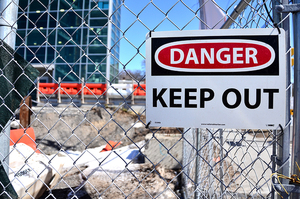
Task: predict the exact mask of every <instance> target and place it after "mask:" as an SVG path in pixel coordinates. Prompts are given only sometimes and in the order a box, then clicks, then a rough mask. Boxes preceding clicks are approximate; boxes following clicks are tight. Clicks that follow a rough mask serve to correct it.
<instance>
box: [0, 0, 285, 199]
mask: <svg viewBox="0 0 300 199" xmlns="http://www.w3.org/2000/svg"><path fill="white" fill-rule="evenodd" d="M11 3H12V4H14V5H18V19H17V21H16V22H14V23H13V24H9V26H10V27H11V30H10V34H15V35H16V47H15V49H16V51H15V52H16V53H18V54H20V55H21V56H22V57H23V58H24V59H26V60H27V61H28V65H26V67H29V66H30V65H32V66H34V67H35V68H37V69H38V70H39V72H40V74H39V77H38V78H37V80H36V82H35V86H33V87H32V88H31V89H30V90H29V92H28V95H30V96H32V98H33V105H32V106H30V105H28V104H26V103H25V100H24V101H23V102H19V103H21V104H20V105H21V106H26V107H27V109H28V110H29V112H30V113H31V117H30V122H29V123H28V126H24V125H23V124H22V123H21V121H20V119H23V118H21V117H22V114H21V113H20V112H21V108H18V109H16V110H10V111H11V112H12V117H11V119H10V121H11V122H12V123H13V124H12V125H11V128H14V129H20V130H21V134H20V136H19V137H17V138H16V139H13V138H12V137H10V142H11V144H10V145H11V146H10V150H9V153H8V154H2V153H3V152H2V151H1V155H0V157H1V160H2V161H5V160H8V159H9V165H8V166H9V178H10V181H11V182H10V183H11V184H12V185H13V187H14V188H15V190H16V191H17V194H18V196H19V198H170V199H172V198H195V199H196V198H197V199H198V198H210V199H211V198H272V197H273V196H274V190H273V187H272V183H271V178H270V176H271V174H272V173H274V172H275V171H277V169H278V167H277V166H276V164H275V162H276V161H275V160H274V159H276V158H278V157H277V155H278V154H277V153H278V152H277V150H278V149H279V148H282V147H283V145H282V143H281V142H280V141H279V140H280V138H281V137H282V131H281V129H276V130H273V131H272V130H258V129H257V130H253V129H252V130H247V129H181V128H157V129H149V128H147V124H145V112H146V109H145V96H144V93H145V91H146V87H145V84H144V80H145V78H146V75H145V73H144V72H143V71H144V67H145V66H144V59H145V35H146V34H147V33H148V32H150V31H164V30H178V31H181V30H195V29H199V28H205V29H212V28H217V24H209V23H208V22H207V21H206V20H204V18H202V17H201V11H202V10H203V9H204V8H205V5H206V4H209V3H213V4H214V5H215V6H216V8H218V9H219V10H221V12H222V13H223V14H224V17H223V18H220V19H218V20H217V21H218V23H219V22H221V21H222V23H224V21H227V22H228V21H229V24H230V25H229V28H232V29H238V28H276V27H277V25H276V24H275V25H274V23H273V22H272V20H271V18H270V16H271V15H270V14H268V12H270V13H271V14H272V2H271V1H261V0H253V1H250V0H241V1H237V0H229V1H227V2H221V1H206V0H205V1H191V0H170V1H169V0H168V1H158V0H157V1H156V0H149V1H129V0H122V1H121V0H100V1H98V0H97V1H96V0H89V1H87V0H24V1H20V2H19V3H17V2H16V1H11V2H10V4H11ZM8 7H9V6H4V9H3V10H5V9H7V8H8ZM224 19H225V20H224ZM1 20H2V19H1ZM286 20H289V15H288V16H287V17H286V18H284V19H282V20H281V21H280V22H279V23H278V24H279V25H280V24H281V23H283V22H284V21H286ZM225 23H226V22H225ZM15 24H17V25H18V29H17V30H16V29H14V28H12V27H15ZM223 28H224V27H223ZM0 35H1V34H0ZM4 38H5V36H4ZM4 38H2V39H3V40H4ZM124 49H125V50H124ZM14 59H15V58H14V57H13V58H11V61H12V62H14V61H15V60H14ZM134 65H139V67H138V68H137V69H136V68H134ZM1 76H3V75H2V73H1ZM18 78H19V77H17V79H18ZM7 81H10V80H7ZM13 83H14V82H11V84H13ZM16 89H17V88H14V90H16ZM21 97H22V98H24V99H25V98H26V96H21ZM2 101H3V102H1V103H2V104H1V106H5V107H6V105H5V99H4V100H2ZM7 108H9V107H7ZM287 127H288V126H287ZM32 129H33V131H34V133H33V134H32V133H31V131H32ZM11 134H17V133H16V132H13V131H11ZM3 135H5V134H3ZM3 135H2V137H3ZM5 136H6V137H8V136H7V135H5ZM0 139H2V138H1V137H0ZM24 143H26V144H24ZM288 145H289V144H288ZM7 147H8V146H7ZM275 181H276V180H274V182H275ZM3 186H4V185H3ZM7 193H8V192H7V191H6V190H5V188H4V191H3V193H0V194H2V195H5V194H7ZM8 197H9V198H12V196H8Z"/></svg>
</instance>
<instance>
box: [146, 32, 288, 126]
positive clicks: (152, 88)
mask: <svg viewBox="0 0 300 199" xmlns="http://www.w3.org/2000/svg"><path fill="white" fill-rule="evenodd" d="M284 37H285V35H284V31H283V30H282V31H281V33H280V34H279V33H278V31H277V29H260V30H259V31H258V30H257V29H241V30H199V31H176V32H153V33H152V34H151V35H149V37H148V39H147V41H146V50H147V51H146V67H147V70H146V75H147V76H146V85H147V92H146V120H147V123H149V125H150V126H164V127H196V128H243V129H247V128H255V129H256V128H260V129H274V128H277V127H278V125H279V124H281V125H282V126H284V125H285V108H286V99H285V98H286V95H285V93H286V91H285V90H286V80H285V79H286V67H285V59H286V58H285V57H286V56H285V52H284V49H285V42H284Z"/></svg>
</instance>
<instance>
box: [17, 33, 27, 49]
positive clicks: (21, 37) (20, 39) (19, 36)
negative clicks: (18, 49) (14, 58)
mask: <svg viewBox="0 0 300 199" xmlns="http://www.w3.org/2000/svg"><path fill="white" fill-rule="evenodd" d="M24 38H25V30H19V31H18V32H17V35H16V46H20V45H21V44H22V43H23V41H24Z"/></svg>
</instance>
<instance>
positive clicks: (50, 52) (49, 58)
mask: <svg viewBox="0 0 300 199" xmlns="http://www.w3.org/2000/svg"><path fill="white" fill-rule="evenodd" d="M54 56H55V50H54V49H53V48H51V47H48V48H47V60H46V62H47V63H52V62H53V61H54Z"/></svg>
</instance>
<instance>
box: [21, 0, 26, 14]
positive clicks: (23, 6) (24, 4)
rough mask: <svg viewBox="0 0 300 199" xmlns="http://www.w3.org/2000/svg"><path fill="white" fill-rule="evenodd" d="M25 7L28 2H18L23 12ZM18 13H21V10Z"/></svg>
mask: <svg viewBox="0 0 300 199" xmlns="http://www.w3.org/2000/svg"><path fill="white" fill-rule="evenodd" d="M27 5H28V2H27V0H23V1H22V0H21V1H19V7H20V8H21V9H22V10H24V9H25V8H26V7H27ZM19 12H22V11H21V10H19Z"/></svg>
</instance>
